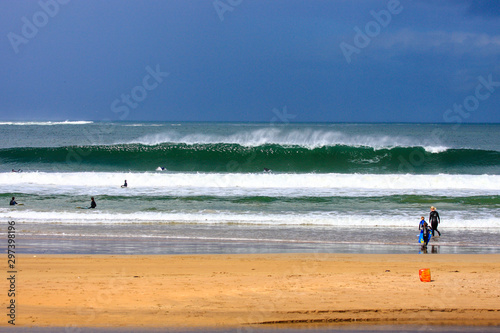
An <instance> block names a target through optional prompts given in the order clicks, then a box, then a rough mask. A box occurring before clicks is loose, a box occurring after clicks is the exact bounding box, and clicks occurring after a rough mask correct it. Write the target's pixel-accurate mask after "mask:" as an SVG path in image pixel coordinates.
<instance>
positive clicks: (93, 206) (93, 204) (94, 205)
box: [89, 197, 97, 209]
mask: <svg viewBox="0 0 500 333" xmlns="http://www.w3.org/2000/svg"><path fill="white" fill-rule="evenodd" d="M96 207H97V204H96V203H95V200H94V197H92V198H90V207H89V208H92V209H93V208H96Z"/></svg>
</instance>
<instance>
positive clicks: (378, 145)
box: [0, 121, 500, 253]
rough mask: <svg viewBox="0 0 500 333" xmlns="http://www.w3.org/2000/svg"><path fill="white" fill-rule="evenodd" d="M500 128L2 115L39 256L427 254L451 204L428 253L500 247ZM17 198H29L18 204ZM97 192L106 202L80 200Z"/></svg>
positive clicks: (9, 212) (1, 212)
mask: <svg viewBox="0 0 500 333" xmlns="http://www.w3.org/2000/svg"><path fill="white" fill-rule="evenodd" d="M499 133H500V125H464V124H461V125H443V124H441V125H432V124H295V123H294V124H292V123H288V124H260V123H168V122H115V123H112V122H109V123H108V122H91V121H77V122H70V121H67V122H3V123H0V138H1V141H0V167H1V169H0V202H4V204H1V205H0V221H4V225H5V226H6V225H7V222H8V221H15V222H16V226H17V228H18V231H19V234H18V237H19V242H22V243H21V245H22V249H23V251H25V252H44V253H248V252H259V253H262V252H320V251H321V252H360V253H418V252H420V251H421V249H420V246H419V245H418V243H417V234H418V223H419V221H420V217H421V216H424V217H426V219H427V218H428V216H429V209H430V206H436V207H437V210H438V212H439V213H440V216H441V220H442V222H441V224H440V226H439V229H440V231H441V232H442V236H441V237H435V238H433V239H432V240H431V241H430V243H429V247H428V252H429V253H432V252H437V253H499V252H500V237H499V236H500V210H499V208H500V134H499ZM13 171H18V172H13ZM125 180H127V182H128V187H126V188H122V187H121V185H122V184H123V183H124V181H125ZM12 196H14V197H16V201H17V202H19V203H23V204H24V205H22V206H15V207H11V206H9V201H10V198H11V197H12ZM91 196H93V197H95V199H96V202H97V208H96V209H81V208H77V207H82V208H87V207H88V206H90V197H91ZM6 232H7V227H5V228H1V229H0V233H2V234H5V233H6Z"/></svg>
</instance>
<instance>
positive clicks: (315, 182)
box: [0, 171, 500, 196]
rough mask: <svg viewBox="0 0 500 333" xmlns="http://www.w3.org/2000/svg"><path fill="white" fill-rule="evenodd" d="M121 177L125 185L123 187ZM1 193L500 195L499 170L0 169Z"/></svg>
mask: <svg viewBox="0 0 500 333" xmlns="http://www.w3.org/2000/svg"><path fill="white" fill-rule="evenodd" d="M124 179H127V182H128V184H129V188H127V189H122V188H120V185H122V184H123V181H124ZM0 191H1V192H3V193H15V192H20V193H33V194H51V193H52V194H72V195H76V194H89V193H90V194H95V195H97V194H109V195H124V196H127V195H134V196H136V195H179V196H181V195H218V196H227V195H274V196H311V195H314V196H332V195H336V196H338V195H348V196H349V195H350V196H363V195H391V194H427V195H453V196H470V195H485V194H491V195H498V194H500V175H449V174H438V175H411V174H386V175H376V174H337V173H332V174H276V173H248V174H242V173H227V174H217V173H170V172H168V171H167V172H146V173H111V172H81V173H80V172H69V173H46V172H22V173H12V172H8V173H0Z"/></svg>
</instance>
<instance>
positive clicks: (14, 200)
mask: <svg viewBox="0 0 500 333" xmlns="http://www.w3.org/2000/svg"><path fill="white" fill-rule="evenodd" d="M9 205H11V206H15V205H17V202H16V198H14V197H12V200H11V201H10V204H9Z"/></svg>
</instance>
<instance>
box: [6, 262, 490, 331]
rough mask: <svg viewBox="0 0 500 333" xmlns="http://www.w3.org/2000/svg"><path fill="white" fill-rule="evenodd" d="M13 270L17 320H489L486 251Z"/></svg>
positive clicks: (157, 323)
mask: <svg viewBox="0 0 500 333" xmlns="http://www.w3.org/2000/svg"><path fill="white" fill-rule="evenodd" d="M420 268H430V270H431V277H432V282H429V283H424V282H420V280H419V277H418V270H419V269H420ZM6 270H7V269H5V271H6ZM17 270H18V272H17V275H16V290H17V295H16V304H17V308H16V326H67V325H72V326H86V327H89V326H90V327H99V326H111V327H120V326H132V327H141V326H144V327H179V326H186V325H188V326H192V327H201V326H211V327H214V326H229V327H231V326H232V327H236V326H242V325H249V324H260V323H274V324H276V323H280V324H286V325H288V324H295V323H346V322H354V321H356V322H357V323H384V324H388V323H393V324H415V323H422V322H424V321H425V320H426V319H427V320H426V323H433V324H448V325H499V324H500V283H499V278H500V255H496V254H495V255H493V254H492V255H371V254H368V255H364V254H272V255H161V256H160V255H157V256H155V255H152V256H130V255H123V256H101V255H96V256H94V255H92V256H86V255H36V257H35V256H33V255H23V256H19V257H18V258H17ZM6 288H7V286H6ZM2 295H3V296H2V297H3V299H4V301H5V302H7V301H8V298H7V297H6V292H2ZM4 301H3V302H2V303H3V304H6V303H4ZM3 308H4V309H5V307H3ZM4 311H5V312H6V310H4ZM4 316H5V315H4ZM4 318H5V317H4ZM0 325H2V326H6V325H7V320H3V321H2V323H0Z"/></svg>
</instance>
